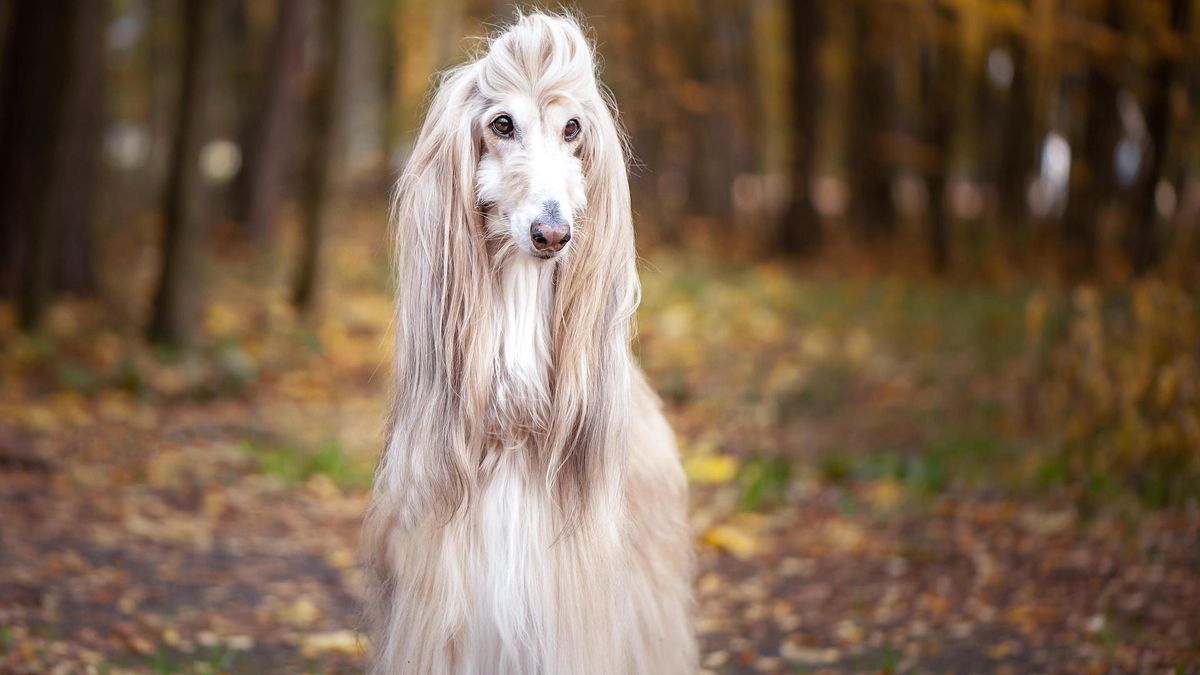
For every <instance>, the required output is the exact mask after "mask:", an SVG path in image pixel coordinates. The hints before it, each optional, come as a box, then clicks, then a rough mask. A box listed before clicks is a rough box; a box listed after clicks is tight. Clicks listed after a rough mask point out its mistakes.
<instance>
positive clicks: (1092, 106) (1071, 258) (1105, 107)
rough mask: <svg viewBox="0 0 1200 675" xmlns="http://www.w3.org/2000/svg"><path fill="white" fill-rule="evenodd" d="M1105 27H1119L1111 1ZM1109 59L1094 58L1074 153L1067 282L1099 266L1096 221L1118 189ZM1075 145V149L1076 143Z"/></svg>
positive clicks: (1065, 250) (1105, 7)
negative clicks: (1114, 163)
mask: <svg viewBox="0 0 1200 675" xmlns="http://www.w3.org/2000/svg"><path fill="white" fill-rule="evenodd" d="M1101 9H1102V12H1103V14H1102V15H1101V21H1102V23H1103V24H1104V25H1105V26H1107V27H1108V28H1114V29H1115V28H1117V27H1118V22H1119V16H1118V8H1117V5H1116V3H1115V2H1114V0H1106V2H1105V3H1104V4H1103V7H1102V8H1101ZM1111 65H1112V64H1111V62H1110V55H1108V54H1098V55H1093V58H1092V59H1091V63H1090V64H1089V66H1088V74H1087V91H1086V102H1085V106H1086V112H1085V114H1084V115H1082V119H1083V122H1082V126H1083V129H1082V132H1081V135H1082V143H1081V144H1078V145H1077V147H1078V151H1077V152H1075V153H1073V157H1072V162H1071V179H1070V187H1069V192H1068V195H1067V212H1066V214H1065V216H1064V219H1063V268H1064V271H1065V273H1066V274H1067V276H1068V277H1071V278H1083V277H1089V276H1092V275H1094V274H1095V273H1096V271H1097V266H1098V255H1099V251H1098V241H1097V236H1096V235H1097V227H1096V224H1097V221H1098V220H1099V218H1100V214H1101V212H1102V207H1103V205H1104V202H1105V201H1106V195H1107V194H1109V193H1110V192H1111V190H1112V187H1113V178H1112V175H1113V171H1112V156H1113V146H1114V143H1115V140H1116V139H1115V135H1114V133H1113V130H1114V126H1115V124H1114V123H1115V118H1116V105H1117V92H1118V86H1117V83H1116V81H1115V80H1114V78H1113V76H1112V74H1111V71H1112V67H1111ZM1073 145H1075V144H1073Z"/></svg>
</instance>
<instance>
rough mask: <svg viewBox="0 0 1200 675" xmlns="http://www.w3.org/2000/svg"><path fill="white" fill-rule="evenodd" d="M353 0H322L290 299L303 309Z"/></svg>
mask: <svg viewBox="0 0 1200 675" xmlns="http://www.w3.org/2000/svg"><path fill="white" fill-rule="evenodd" d="M353 7H354V3H353V2H351V1H349V0H322V2H321V6H320V9H321V15H322V22H321V23H322V25H324V26H326V27H327V31H326V34H325V35H324V36H323V37H324V40H323V43H324V44H323V45H322V46H323V49H322V51H323V53H322V54H321V58H320V63H319V65H318V67H317V71H316V73H315V74H314V76H313V81H312V89H311V95H310V96H311V103H310V105H309V110H310V111H311V112H310V114H311V120H310V124H309V131H308V142H309V148H308V156H307V157H306V161H305V166H304V169H303V172H304V175H303V182H304V190H303V195H302V197H301V202H302V205H303V217H304V243H303V246H302V247H301V249H300V266H299V269H298V272H297V274H296V282H295V286H294V287H293V292H292V303H293V304H294V305H295V306H296V307H297V308H298V309H299V310H301V311H302V312H303V311H308V310H309V309H311V307H312V305H313V301H314V299H315V296H316V288H317V272H318V270H319V269H320V265H319V262H320V252H321V240H322V239H323V235H324V231H325V221H326V220H327V211H328V203H329V197H330V192H331V191H332V190H331V187H332V184H333V180H332V175H333V171H334V167H335V165H336V162H335V161H334V157H335V155H336V149H337V130H338V127H339V121H340V117H341V114H340V113H341V112H342V110H343V109H344V108H345V106H344V105H343V98H344V96H343V91H342V90H343V86H342V85H343V81H344V79H345V78H344V71H345V68H344V63H345V60H346V58H345V57H346V46H347V45H346V32H347V30H348V29H349V19H350V18H351V10H352V8H353Z"/></svg>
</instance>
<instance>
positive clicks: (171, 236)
mask: <svg viewBox="0 0 1200 675" xmlns="http://www.w3.org/2000/svg"><path fill="white" fill-rule="evenodd" d="M219 16H220V3H219V2H216V1H214V0H187V2H186V6H185V11H184V42H185V46H184V58H183V83H182V91H181V94H180V100H179V109H178V115H179V122H178V125H177V127H176V129H175V138H174V142H173V143H172V147H171V158H170V163H169V171H170V173H169V175H168V178H167V190H166V200H165V204H164V207H163V242H162V269H161V273H160V276H159V281H158V290H157V293H156V295H155V298H154V315H153V317H152V318H151V321H150V327H149V335H150V338H151V339H153V340H156V341H160V342H165V343H170V344H183V345H186V344H188V343H190V342H192V341H193V340H194V337H195V335H194V331H195V324H196V315H197V313H198V311H199V307H198V298H197V296H196V292H195V289H196V288H197V287H198V284H197V278H196V277H197V273H198V271H199V267H200V248H201V237H200V222H199V217H198V216H199V213H198V206H199V203H200V199H201V196H202V192H203V189H204V186H203V180H202V177H201V175H200V169H199V164H198V161H199V155H200V147H201V145H202V142H203V138H204V129H205V117H206V115H205V102H206V100H207V98H208V92H209V89H210V87H211V85H212V73H213V63H214V62H213V58H214V55H215V54H214V52H215V49H214V45H215V43H216V39H217V26H218V21H217V18H218V17H219Z"/></svg>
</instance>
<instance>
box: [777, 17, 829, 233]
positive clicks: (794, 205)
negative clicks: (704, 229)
mask: <svg viewBox="0 0 1200 675" xmlns="http://www.w3.org/2000/svg"><path fill="white" fill-rule="evenodd" d="M790 6H791V24H792V36H791V48H792V121H793V124H792V153H791V155H792V157H791V187H792V190H791V194H792V196H791V203H790V204H789V205H788V207H787V209H786V210H785V212H784V217H783V218H782V219H781V220H780V228H779V232H778V234H777V236H776V239H777V244H778V246H779V248H780V249H782V250H783V251H785V252H788V253H800V254H805V253H812V252H813V251H815V250H816V248H817V247H818V246H820V244H821V240H822V231H821V219H820V215H819V214H818V213H817V209H816V206H815V205H814V204H813V201H812V195H811V188H810V186H811V185H812V180H813V175H814V173H815V172H816V166H817V161H816V154H817V152H816V147H817V119H818V116H817V111H818V106H819V105H820V103H819V102H820V100H821V67H820V62H819V50H820V47H821V34H822V31H823V25H824V11H823V3H820V2H813V1H812V0H792V2H791V3H790Z"/></svg>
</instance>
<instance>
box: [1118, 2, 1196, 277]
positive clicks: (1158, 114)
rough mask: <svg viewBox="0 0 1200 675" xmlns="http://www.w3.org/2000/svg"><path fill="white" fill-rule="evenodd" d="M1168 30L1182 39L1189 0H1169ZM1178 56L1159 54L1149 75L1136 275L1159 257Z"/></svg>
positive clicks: (1134, 239) (1132, 249)
mask: <svg viewBox="0 0 1200 675" xmlns="http://www.w3.org/2000/svg"><path fill="white" fill-rule="evenodd" d="M1170 8H1171V15H1170V17H1169V21H1170V28H1171V30H1172V31H1173V32H1174V33H1176V34H1177V35H1179V37H1180V38H1181V39H1182V38H1184V37H1185V36H1186V31H1187V25H1188V9H1189V8H1188V0H1171V3H1170ZM1180 61H1181V59H1179V58H1175V57H1174V56H1172V55H1170V54H1161V55H1160V56H1159V59H1158V63H1156V64H1155V66H1154V70H1153V72H1152V74H1151V76H1150V81H1151V87H1152V91H1151V98H1150V101H1149V103H1148V104H1147V105H1146V124H1147V126H1148V127H1149V129H1150V145H1151V150H1150V152H1151V155H1150V166H1149V167H1148V170H1147V172H1146V177H1145V179H1144V181H1143V183H1142V186H1141V189H1140V191H1139V194H1138V199H1137V202H1136V205H1135V208H1134V212H1133V217H1134V222H1133V224H1132V227H1131V228H1130V232H1129V241H1128V244H1127V246H1128V249H1129V260H1130V263H1131V264H1132V267H1133V273H1134V275H1136V276H1142V275H1144V274H1145V273H1146V272H1148V271H1150V269H1151V268H1152V267H1154V265H1155V264H1157V263H1158V260H1159V245H1158V222H1159V218H1158V209H1157V199H1156V192H1157V190H1158V183H1159V181H1160V180H1162V177H1163V173H1164V170H1165V165H1166V159H1167V139H1168V138H1169V137H1170V135H1171V126H1172V124H1171V122H1172V120H1171V87H1172V86H1173V85H1174V83H1175V80H1176V77H1177V74H1178V72H1179V70H1180V66H1179V63H1180Z"/></svg>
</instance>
